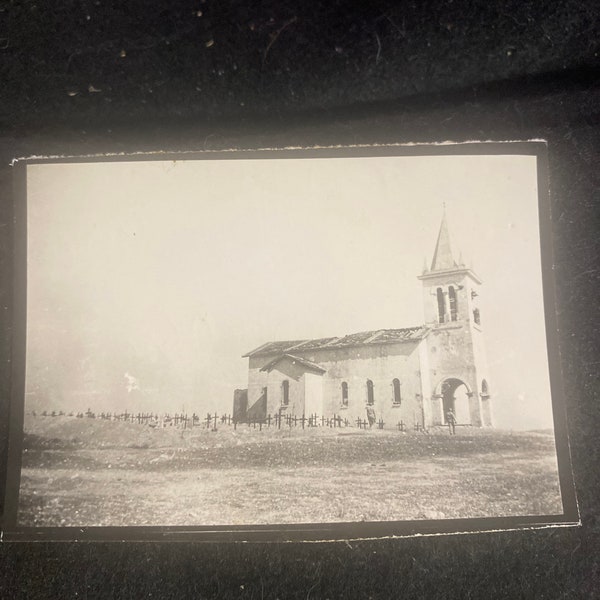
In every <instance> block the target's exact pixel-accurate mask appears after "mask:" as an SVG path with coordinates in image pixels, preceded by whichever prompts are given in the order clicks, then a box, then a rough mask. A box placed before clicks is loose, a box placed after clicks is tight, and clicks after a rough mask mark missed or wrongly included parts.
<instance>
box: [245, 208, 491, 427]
mask: <svg viewBox="0 0 600 600" xmlns="http://www.w3.org/2000/svg"><path fill="white" fill-rule="evenodd" d="M418 279H420V280H421V282H422V286H423V302H424V308H425V311H424V314H425V323H424V324H423V325H419V326H416V327H405V328H402V329H379V330H376V331H364V332H361V333H353V334H349V335H345V336H342V337H328V338H321V339H313V340H289V341H279V342H267V343H266V344H263V345H262V346H260V347H258V348H256V349H254V350H251V351H250V352H248V353H247V354H245V355H244V358H248V359H249V370H248V388H247V390H236V392H235V396H234V413H235V414H236V418H237V419H238V420H239V421H245V420H262V419H265V418H266V417H267V415H268V414H270V415H272V416H273V415H275V414H276V413H280V414H283V415H291V416H297V417H298V418H300V417H302V415H306V416H307V417H308V416H309V415H312V414H316V415H318V416H321V415H324V416H326V417H330V416H333V415H339V416H340V417H341V418H342V419H346V418H347V419H348V421H350V422H355V421H356V420H357V419H358V418H362V419H364V418H365V416H366V409H367V407H369V406H371V407H373V409H374V410H375V414H376V419H377V420H380V419H381V420H383V422H384V423H385V427H386V428H388V427H396V425H397V423H399V422H403V423H404V424H405V426H406V427H407V428H411V427H412V426H413V425H415V424H418V425H420V426H422V427H425V428H429V427H432V426H436V425H443V424H444V423H445V422H446V418H445V415H446V413H447V412H448V410H449V409H452V410H453V411H454V414H455V416H456V420H457V423H458V424H464V425H472V426H474V427H481V426H492V409H491V400H490V387H489V377H488V370H487V363H486V358H485V348H484V340H483V316H482V315H481V314H480V310H479V307H478V297H479V294H480V287H481V284H482V281H481V279H480V278H479V276H478V275H477V274H476V273H475V272H474V271H473V270H472V269H470V268H468V267H467V266H465V264H463V262H462V260H459V261H458V262H456V261H455V260H454V256H453V254H452V249H451V246H450V237H449V234H448V225H447V220H446V215H445V213H444V215H443V217H442V223H441V226H440V231H439V235H438V239H437V243H436V246H435V252H434V255H433V260H432V263H431V267H430V268H429V269H428V268H426V267H425V268H424V270H423V273H422V274H421V275H419V276H418Z"/></svg>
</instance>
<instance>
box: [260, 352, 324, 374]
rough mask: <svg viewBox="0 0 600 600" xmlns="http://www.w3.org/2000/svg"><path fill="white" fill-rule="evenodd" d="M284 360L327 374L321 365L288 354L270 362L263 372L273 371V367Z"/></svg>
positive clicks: (263, 368)
mask: <svg viewBox="0 0 600 600" xmlns="http://www.w3.org/2000/svg"><path fill="white" fill-rule="evenodd" d="M284 358H286V359H288V360H290V361H292V363H297V364H299V365H302V366H303V367H304V368H306V369H308V370H311V371H316V372H317V373H325V369H324V368H323V367H321V366H320V365H318V364H317V363H314V362H312V361H310V360H306V359H305V358H302V357H300V356H294V355H293V354H288V353H287V352H286V353H285V354H281V355H279V356H277V357H276V358H274V359H273V360H272V361H270V362H268V363H267V364H266V365H265V366H264V367H262V369H261V371H271V370H272V369H273V367H274V366H275V365H276V364H277V363H279V362H280V361H282V360H283V359H284Z"/></svg>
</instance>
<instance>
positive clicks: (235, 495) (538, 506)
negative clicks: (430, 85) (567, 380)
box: [19, 417, 562, 526]
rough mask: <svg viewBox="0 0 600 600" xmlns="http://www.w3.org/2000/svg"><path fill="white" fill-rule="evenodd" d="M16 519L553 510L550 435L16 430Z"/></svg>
mask: <svg viewBox="0 0 600 600" xmlns="http://www.w3.org/2000/svg"><path fill="white" fill-rule="evenodd" d="M25 431H26V435H25V440H24V446H25V447H24V453H23V463H22V478H21V491H20V500H19V523H20V524H21V525H30V526H32V525H35V526H108V525H115V526H121V525H220V524H222V525H233V524H248V523H302V522H305V523H306V522H313V523H316V522H330V521H362V520H366V521H381V520H405V519H449V518H468V517H486V516H515V515H549V514H560V513H561V512H562V508H561V502H560V492H559V486H558V475H557V465H556V457H555V453H554V443H553V438H552V435H551V434H550V433H548V432H537V433H535V432H526V433H510V432H499V431H480V430H475V429H470V428H462V429H459V430H458V434H457V435H456V436H450V435H448V432H447V431H446V430H440V431H437V432H434V433H432V434H431V435H426V434H423V433H414V432H410V433H400V432H397V431H380V430H372V431H357V430H354V429H340V430H337V429H327V428H324V429H322V428H317V429H311V430H305V431H302V430H281V431H278V430H274V429H270V430H263V431H259V430H258V429H253V428H248V427H247V426H241V427H238V429H237V430H235V431H234V430H233V427H230V426H224V427H221V428H219V430H218V431H217V432H212V431H207V430H205V429H195V430H193V431H189V430H188V431H183V432H182V431H178V430H152V429H150V428H149V427H147V426H144V425H136V424H129V423H128V424H126V423H117V422H102V421H97V420H93V419H73V418H68V417H37V418H31V417H29V418H28V419H27V420H26V423H25Z"/></svg>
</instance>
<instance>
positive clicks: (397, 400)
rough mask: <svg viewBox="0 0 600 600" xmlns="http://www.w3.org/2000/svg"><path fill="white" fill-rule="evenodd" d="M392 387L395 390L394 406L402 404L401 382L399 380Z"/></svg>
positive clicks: (395, 380) (394, 381)
mask: <svg viewBox="0 0 600 600" xmlns="http://www.w3.org/2000/svg"><path fill="white" fill-rule="evenodd" d="M392 387H393V388H394V404H400V403H401V402H402V395H401V394H400V380H399V379H398V378H396V379H394V380H393V381H392Z"/></svg>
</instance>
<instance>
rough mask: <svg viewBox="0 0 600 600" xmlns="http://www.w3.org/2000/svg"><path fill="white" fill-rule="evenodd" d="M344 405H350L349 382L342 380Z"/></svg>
mask: <svg viewBox="0 0 600 600" xmlns="http://www.w3.org/2000/svg"><path fill="white" fill-rule="evenodd" d="M342 406H348V384H347V383H346V382H345V381H342Z"/></svg>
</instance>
